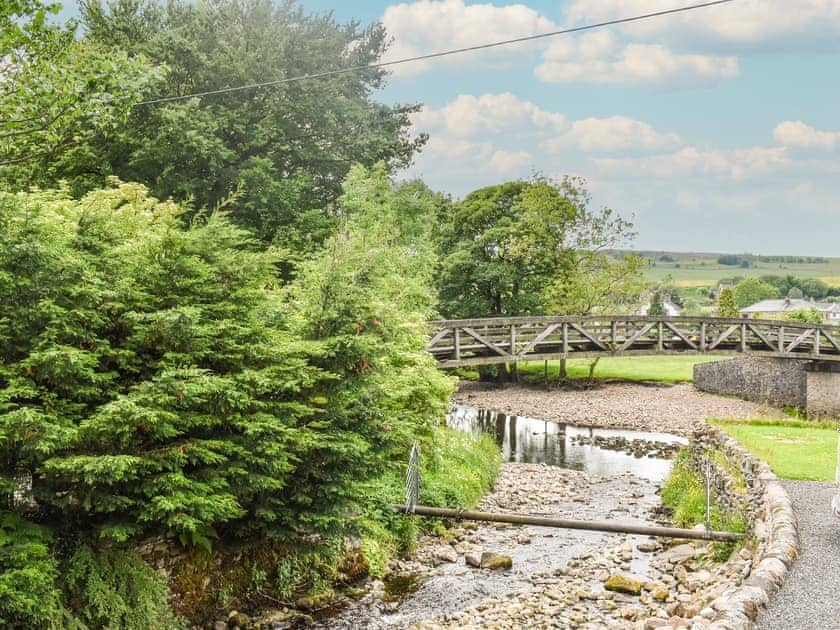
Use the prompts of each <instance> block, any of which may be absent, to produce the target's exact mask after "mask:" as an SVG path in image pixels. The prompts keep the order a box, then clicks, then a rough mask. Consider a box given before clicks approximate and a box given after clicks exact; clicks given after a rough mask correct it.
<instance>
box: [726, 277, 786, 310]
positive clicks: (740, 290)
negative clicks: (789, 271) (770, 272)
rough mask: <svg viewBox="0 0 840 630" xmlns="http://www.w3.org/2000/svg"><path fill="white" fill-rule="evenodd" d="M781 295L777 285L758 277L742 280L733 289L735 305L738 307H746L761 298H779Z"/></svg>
mask: <svg viewBox="0 0 840 630" xmlns="http://www.w3.org/2000/svg"><path fill="white" fill-rule="evenodd" d="M779 295H780V294H779V290H778V289H777V288H776V287H774V286H773V285H771V284H767V283H765V282H762V281H761V280H757V279H756V278H747V279H746V280H741V282H739V283H738V284H737V285H735V288H734V289H733V297H734V298H735V305H736V306H737V307H738V308H745V307H747V306H750V305H752V304H755V303H756V302H760V301H761V300H769V299H773V298H777V297H779Z"/></svg>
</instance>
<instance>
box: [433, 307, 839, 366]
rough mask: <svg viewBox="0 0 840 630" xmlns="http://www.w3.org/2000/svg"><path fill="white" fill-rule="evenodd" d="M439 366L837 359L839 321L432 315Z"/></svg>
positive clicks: (637, 316)
mask: <svg viewBox="0 0 840 630" xmlns="http://www.w3.org/2000/svg"><path fill="white" fill-rule="evenodd" d="M430 326H431V335H432V336H431V339H430V341H429V344H428V348H427V350H428V351H429V352H430V353H431V354H432V355H433V356H434V357H435V358H436V359H437V360H438V362H439V364H440V365H441V367H458V366H465V365H487V364H493V363H512V362H521V361H540V360H544V359H557V358H565V357H569V356H599V355H614V356H622V355H638V354H684V353H691V354H706V353H714V354H737V353H752V354H759V355H764V356H775V357H789V358H804V359H824V360H835V361H840V327H837V326H831V325H822V324H807V323H801V322H791V321H778V320H757V319H741V318H738V319H728V318H718V317H650V316H642V315H590V316H584V317H551V316H544V317H509V318H505V317H498V318H482V319H463V320H444V321H435V322H430Z"/></svg>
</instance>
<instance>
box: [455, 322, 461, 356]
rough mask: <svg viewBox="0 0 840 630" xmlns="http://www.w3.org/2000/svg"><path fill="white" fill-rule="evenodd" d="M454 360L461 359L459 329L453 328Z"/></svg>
mask: <svg viewBox="0 0 840 630" xmlns="http://www.w3.org/2000/svg"><path fill="white" fill-rule="evenodd" d="M455 360H456V361H460V360H461V329H460V328H457V327H456V328H455Z"/></svg>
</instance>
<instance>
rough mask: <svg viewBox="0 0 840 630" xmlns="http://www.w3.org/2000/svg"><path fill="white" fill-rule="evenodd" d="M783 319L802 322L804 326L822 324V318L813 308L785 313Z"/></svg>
mask: <svg viewBox="0 0 840 630" xmlns="http://www.w3.org/2000/svg"><path fill="white" fill-rule="evenodd" d="M785 319H786V320H788V321H792V322H804V323H806V324H822V323H823V316H822V314H821V313H820V312H819V311H818V310H817V309H815V308H800V309H797V310H795V311H790V312H789V313H785Z"/></svg>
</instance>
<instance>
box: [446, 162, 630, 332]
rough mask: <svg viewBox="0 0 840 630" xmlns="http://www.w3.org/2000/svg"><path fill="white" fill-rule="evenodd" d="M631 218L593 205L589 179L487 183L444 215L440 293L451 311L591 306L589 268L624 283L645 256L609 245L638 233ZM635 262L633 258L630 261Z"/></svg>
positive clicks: (478, 312)
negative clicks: (613, 253)
mask: <svg viewBox="0 0 840 630" xmlns="http://www.w3.org/2000/svg"><path fill="white" fill-rule="evenodd" d="M632 236H633V228H632V224H631V223H630V222H629V221H627V220H625V219H623V218H621V217H619V216H617V215H615V213H614V212H613V211H612V210H610V209H609V208H602V209H599V210H593V209H592V208H591V207H590V198H589V195H588V193H587V191H586V187H585V182H583V181H582V180H579V179H575V178H566V179H563V180H562V181H560V182H554V181H551V180H548V179H545V178H540V177H538V178H535V179H534V180H533V181H530V182H509V183H506V184H501V185H498V186H490V187H487V188H482V189H480V190H477V191H475V192H473V193H470V194H469V195H467V197H466V198H465V199H464V200H463V201H461V202H459V203H457V204H455V205H454V207H453V208H452V209H451V211H449V212H448V213H446V214H445V215H444V216H443V217H442V221H441V226H440V228H439V237H438V240H437V242H438V251H439V254H440V256H441V272H440V280H439V287H440V301H441V306H440V307H441V311H442V312H443V314H444V315H447V316H452V317H477V316H488V315H528V314H540V313H545V312H547V311H549V310H551V309H553V308H562V309H563V310H566V311H568V310H569V309H571V310H576V309H579V308H581V307H584V306H585V305H584V304H583V303H584V302H587V301H590V302H591V301H592V299H593V298H595V297H599V298H601V297H605V293H606V292H605V291H600V292H597V293H598V295H597V296H595V295H594V294H593V295H590V296H589V297H587V296H585V295H583V293H582V292H583V291H584V289H583V287H582V286H581V283H583V282H585V280H584V278H585V277H586V275H587V274H588V273H589V272H595V270H598V273H602V274H603V277H602V280H603V282H602V283H601V286H602V287H603V286H607V285H611V284H612V286H614V287H616V288H617V287H618V285H619V284H620V283H621V282H622V280H621V279H622V278H623V279H625V280H629V279H630V278H631V277H634V275H635V273H636V271H638V261H624V262H623V263H619V264H618V266H613V265H615V264H616V263H615V261H613V260H612V259H611V258H609V257H606V256H605V255H604V253H603V250H606V249H609V248H613V247H616V246H618V245H619V244H622V243H625V242H626V241H627V240H629V239H630V238H632ZM627 264H629V265H630V266H629V267H628V266H626V265H627Z"/></svg>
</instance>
